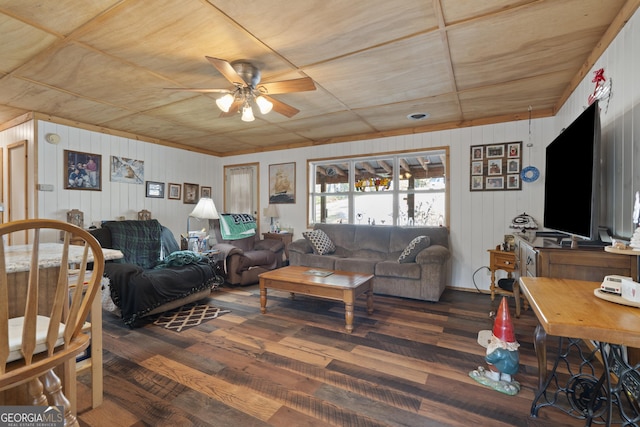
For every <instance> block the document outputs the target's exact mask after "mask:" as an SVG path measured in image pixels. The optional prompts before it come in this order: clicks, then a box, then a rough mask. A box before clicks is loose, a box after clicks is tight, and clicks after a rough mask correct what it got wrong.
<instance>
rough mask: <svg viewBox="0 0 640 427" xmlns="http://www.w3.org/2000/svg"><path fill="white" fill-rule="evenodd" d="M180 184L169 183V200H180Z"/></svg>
mask: <svg viewBox="0 0 640 427" xmlns="http://www.w3.org/2000/svg"><path fill="white" fill-rule="evenodd" d="M181 193H182V184H172V183H169V197H168V199H170V200H180V199H181V198H182V195H181Z"/></svg>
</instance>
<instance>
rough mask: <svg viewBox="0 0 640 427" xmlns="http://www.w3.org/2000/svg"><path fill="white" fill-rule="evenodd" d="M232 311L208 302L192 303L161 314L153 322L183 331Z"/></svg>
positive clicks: (166, 327)
mask: <svg viewBox="0 0 640 427" xmlns="http://www.w3.org/2000/svg"><path fill="white" fill-rule="evenodd" d="M230 312H231V310H222V309H220V308H218V307H214V306H211V305H208V304H198V303H191V304H187V305H184V306H182V307H180V308H177V309H175V310H172V311H168V312H166V313H164V314H161V315H160V316H159V317H158V318H157V319H156V320H154V322H153V324H154V325H158V326H162V327H163V328H165V329H169V330H172V331H174V332H182V331H186V330H187V329H190V328H193V327H194V326H198V325H199V324H201V323H203V322H206V321H209V320H212V319H216V318H218V317H220V316H222V315H223V314H226V313H230Z"/></svg>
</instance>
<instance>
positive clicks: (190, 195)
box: [182, 182, 200, 205]
mask: <svg viewBox="0 0 640 427" xmlns="http://www.w3.org/2000/svg"><path fill="white" fill-rule="evenodd" d="M199 187H200V186H199V185H198V184H189V183H188V182H185V183H184V199H183V200H182V201H183V202H184V203H187V204H190V205H195V204H196V203H198V188H199Z"/></svg>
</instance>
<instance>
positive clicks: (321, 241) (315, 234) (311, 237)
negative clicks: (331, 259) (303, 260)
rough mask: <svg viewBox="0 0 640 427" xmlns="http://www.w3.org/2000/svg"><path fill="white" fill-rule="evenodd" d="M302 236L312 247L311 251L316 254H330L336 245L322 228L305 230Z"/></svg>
mask: <svg viewBox="0 0 640 427" xmlns="http://www.w3.org/2000/svg"><path fill="white" fill-rule="evenodd" d="M302 236H304V238H305V239H307V240H308V241H309V244H311V247H312V248H313V253H315V254H317V255H327V254H332V253H334V252H335V251H336V245H334V244H333V242H332V241H331V239H330V238H329V236H327V233H325V232H324V231H322V230H313V231H305V232H303V233H302Z"/></svg>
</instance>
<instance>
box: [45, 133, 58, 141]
mask: <svg viewBox="0 0 640 427" xmlns="http://www.w3.org/2000/svg"><path fill="white" fill-rule="evenodd" d="M44 139H45V141H47V142H48V143H49V144H57V143H59V142H60V135H58V134H57V133H48V134H46V135H45V136H44Z"/></svg>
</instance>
